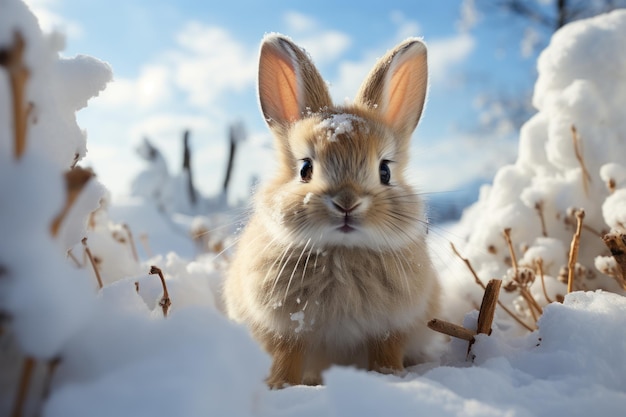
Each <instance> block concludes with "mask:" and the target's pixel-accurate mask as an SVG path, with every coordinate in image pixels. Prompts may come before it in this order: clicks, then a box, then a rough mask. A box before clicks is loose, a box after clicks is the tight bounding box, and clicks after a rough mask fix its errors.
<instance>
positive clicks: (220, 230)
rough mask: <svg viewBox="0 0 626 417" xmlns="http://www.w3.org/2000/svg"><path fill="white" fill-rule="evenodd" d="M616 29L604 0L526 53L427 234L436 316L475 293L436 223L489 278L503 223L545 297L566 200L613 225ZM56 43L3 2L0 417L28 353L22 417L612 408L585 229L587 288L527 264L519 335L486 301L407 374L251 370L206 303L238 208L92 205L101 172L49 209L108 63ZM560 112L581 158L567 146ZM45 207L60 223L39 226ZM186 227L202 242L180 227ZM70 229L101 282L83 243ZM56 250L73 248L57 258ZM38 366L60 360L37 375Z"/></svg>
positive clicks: (605, 279) (620, 384)
mask: <svg viewBox="0 0 626 417" xmlns="http://www.w3.org/2000/svg"><path fill="white" fill-rule="evenodd" d="M16 32H19V33H20V34H21V36H22V37H23V40H24V44H25V49H24V57H23V59H22V60H21V61H22V62H23V63H24V65H25V66H26V67H27V68H28V69H29V77H28V78H27V83H26V84H25V86H26V88H25V90H24V91H25V97H26V99H25V100H24V102H22V103H21V104H22V105H18V106H17V107H16V106H14V104H13V101H12V100H11V99H12V98H14V97H15V91H14V90H13V87H11V86H12V85H16V84H18V85H19V79H20V76H19V74H20V71H19V65H17V66H15V65H8V64H7V63H8V61H11V60H10V59H9V58H7V57H8V56H13V57H15V56H16V54H17V52H16V51H19V49H20V48H19V42H18V40H17V38H16V36H15V33H16ZM625 38H626V12H615V13H612V14H610V15H606V16H601V17H598V18H594V19H590V20H587V21H582V22H578V23H575V24H572V25H569V26H567V27H566V28H564V29H563V30H561V31H560V32H559V33H558V34H557V35H555V37H554V39H553V41H552V43H551V45H550V46H549V48H548V49H547V50H546V51H545V52H544V54H542V56H541V58H540V60H539V64H538V65H539V69H540V78H539V81H538V83H537V86H536V90H535V105H536V107H537V108H538V114H537V116H535V117H534V118H533V119H531V120H530V121H529V122H528V123H527V124H526V125H525V126H524V128H523V129H522V132H521V134H520V149H519V158H518V161H517V162H516V163H515V164H514V165H511V166H507V167H503V168H502V169H501V170H500V171H499V172H498V175H497V176H496V178H495V179H494V182H493V185H492V186H490V187H485V188H484V189H483V190H482V192H481V197H480V200H479V202H478V203H477V204H476V205H474V206H473V207H472V208H471V209H470V210H468V211H467V212H466V214H465V216H464V218H463V219H462V221H461V222H460V224H459V225H455V227H454V228H451V229H450V230H446V231H443V230H441V229H434V230H433V232H432V237H433V242H432V248H433V252H434V254H435V259H436V260H437V261H438V262H440V263H441V266H440V270H441V271H442V279H443V280H444V281H445V282H444V283H445V286H446V290H447V292H446V305H448V306H449V311H448V312H447V313H448V314H447V315H448V316H449V317H447V318H448V319H450V320H454V321H457V322H460V321H462V320H464V325H465V326H466V327H468V328H472V327H475V322H476V317H477V313H476V311H475V310H474V304H476V303H477V302H480V296H481V295H482V292H481V290H480V288H479V287H478V286H477V285H476V284H475V283H474V282H473V278H472V277H471V276H469V273H468V272H467V269H466V268H465V266H464V265H463V264H462V263H461V262H459V261H458V260H456V261H455V262H451V261H450V260H451V259H454V257H453V256H452V255H451V254H450V249H449V247H448V245H447V242H446V240H447V238H450V237H453V240H454V241H455V244H456V245H457V246H458V249H459V250H460V252H461V253H462V254H463V255H464V256H467V257H468V258H469V259H470V261H471V262H472V263H473V265H474V266H475V268H476V270H477V272H478V275H479V276H480V277H481V278H482V279H483V280H485V281H486V280H487V279H489V278H494V277H498V278H502V277H504V278H506V279H505V284H510V283H511V282H513V283H515V277H514V276H513V277H512V276H511V268H510V262H511V260H510V257H509V259H508V261H507V259H506V258H507V255H509V254H508V252H507V250H506V244H505V242H504V240H503V239H502V230H503V229H506V228H510V229H511V238H512V240H513V242H515V244H514V246H515V249H514V250H515V251H516V252H517V255H518V260H519V267H520V268H526V269H525V271H529V272H528V273H529V274H530V273H531V272H532V274H533V277H535V278H536V271H537V270H536V267H537V260H539V259H541V260H542V262H543V267H544V269H545V270H544V272H545V279H546V282H547V284H548V293H549V296H551V297H552V298H556V296H557V295H559V294H560V293H562V292H563V284H562V283H561V282H560V281H559V280H558V275H559V274H560V273H561V271H560V269H561V267H562V266H563V264H564V263H566V255H567V253H568V250H569V242H570V240H571V237H572V234H573V228H572V224H571V223H568V222H569V221H570V220H571V213H572V211H571V210H570V209H571V208H572V207H575V208H584V209H585V211H586V224H588V225H589V227H590V229H593V230H596V231H598V230H605V229H606V230H608V229H609V228H613V229H616V230H620V229H623V225H624V224H626V191H625V190H626V188H623V187H624V186H625V185H626V181H625V180H626V168H625V167H624V166H623V165H621V161H620V159H619V158H620V157H621V156H622V155H625V154H626V143H624V141H623V139H622V138H624V137H626V121H625V120H626V119H624V117H623V115H622V112H623V109H624V108H625V107H626V106H625V104H626V54H625V53H624V49H623V39H625ZM61 45H62V42H61V41H60V40H59V38H58V36H56V35H55V36H43V35H42V34H41V32H40V31H39V29H38V26H37V23H36V20H35V19H34V17H33V16H32V15H31V14H30V12H29V11H28V10H27V8H26V7H25V6H24V5H23V4H22V3H21V2H20V1H17V0H0V50H1V51H2V53H0V57H1V59H0V63H1V64H2V67H0V73H2V74H3V75H2V77H1V78H0V97H2V100H1V101H0V190H2V194H3V197H2V200H1V202H0V230H2V233H1V234H0V313H2V314H1V315H0V317H2V318H3V320H2V321H1V322H0V369H2V372H1V373H0V413H1V414H8V412H9V410H11V409H12V407H13V404H14V402H15V398H16V391H17V387H18V385H19V379H20V375H22V369H23V365H24V363H26V362H25V358H27V357H28V358H34V359H35V364H36V366H35V369H34V371H33V373H32V378H31V382H30V385H29V387H30V389H29V391H28V395H27V400H26V402H25V411H24V413H23V415H35V414H38V415H42V416H63V417H67V416H83V415H89V416H125V415H133V416H143V415H145V416H167V417H171V416H207V415H214V416H260V417H264V416H316V417H319V416H357V415H358V416H370V415H371V416H376V415H390V416H403V415H407V416H408V415H411V416H414V415H428V416H522V417H523V416H554V415H568V416H588V415H600V416H622V415H623V414H624V409H626V361H625V360H624V355H625V354H626V332H624V328H626V298H625V297H624V296H623V295H619V294H623V291H621V290H620V289H619V286H618V285H617V282H616V280H614V279H613V278H612V277H610V276H609V275H611V273H614V271H613V272H612V271H611V270H610V269H611V267H614V264H615V262H614V260H613V261H612V258H610V257H608V256H607V251H606V249H605V248H604V247H603V245H602V243H601V241H599V242H598V239H599V238H598V237H597V236H595V235H594V233H592V232H591V231H590V229H586V231H585V232H584V233H585V234H583V238H582V240H581V252H580V258H579V266H577V269H576V271H577V274H578V275H579V279H578V281H577V285H579V287H578V288H580V289H590V291H586V292H584V291H577V292H574V293H572V294H569V295H567V296H566V297H565V301H564V303H563V304H560V303H551V304H549V305H546V304H547V301H546V300H545V297H544V298H543V299H542V295H541V293H540V292H539V290H538V288H537V285H538V282H539V280H537V279H535V280H534V281H533V282H530V283H528V285H529V288H528V289H529V291H531V292H532V293H533V294H535V297H536V298H537V300H538V301H539V302H540V304H541V305H542V306H543V314H542V315H541V317H540V318H539V320H538V322H537V323H536V325H537V329H536V330H535V331H533V332H528V331H525V330H524V329H523V328H521V327H520V326H519V325H516V324H515V322H513V321H512V320H511V319H510V318H509V317H508V316H507V315H506V314H504V313H503V312H502V311H498V312H497V315H496V322H495V325H494V326H495V327H494V331H493V333H492V335H491V336H478V337H477V341H476V343H475V344H474V345H473V348H472V352H471V355H470V359H468V358H467V343H466V342H462V341H459V340H452V341H451V342H450V343H449V346H448V351H447V352H446V354H445V355H444V356H443V357H442V358H441V360H440V362H439V363H429V364H424V365H420V366H418V367H415V368H412V369H409V370H407V372H406V373H405V374H404V375H400V376H384V375H380V374H376V373H368V372H364V371H357V370H354V369H349V368H340V367H335V368H332V369H330V370H329V371H328V372H327V373H326V374H325V375H324V378H325V383H326V385H325V386H323V387H290V388H287V389H284V390H280V391H269V390H268V389H267V388H266V386H265V385H264V383H263V379H264V377H265V376H266V374H267V372H268V367H269V364H270V360H269V357H268V356H267V355H266V354H265V353H264V352H262V351H261V350H260V348H259V347H258V346H257V344H256V343H255V342H254V341H253V340H252V339H251V338H250V337H249V336H248V334H247V331H246V330H245V329H244V328H241V327H239V326H237V325H234V324H232V323H231V322H229V321H228V320H227V319H226V318H225V317H224V316H223V314H222V313H221V302H220V299H219V287H220V283H221V280H222V277H223V271H224V268H225V267H226V264H227V262H228V247H229V246H230V245H231V244H232V243H233V242H234V238H233V235H234V231H235V229H236V227H237V222H238V220H241V219H243V210H241V209H238V210H240V211H239V214H238V215H236V216H227V215H212V216H210V217H206V218H201V217H197V216H191V215H184V214H180V213H172V212H171V211H175V210H174V209H172V207H174V206H168V205H166V207H165V208H164V209H165V211H159V210H157V208H156V206H157V204H156V202H155V200H154V199H153V198H151V197H150V196H145V195H144V196H143V197H137V198H135V199H133V200H129V201H125V202H119V203H118V204H116V205H114V206H111V207H105V208H103V209H100V210H98V211H97V212H96V213H95V214H93V215H90V213H91V212H92V211H93V210H94V209H96V208H97V207H98V206H99V203H100V202H101V199H104V200H102V201H106V192H105V189H104V187H103V186H102V185H100V184H98V182H97V181H96V180H94V179H91V180H90V181H89V182H87V185H86V186H85V187H84V188H82V189H81V190H80V191H79V193H78V197H77V199H76V201H74V202H73V204H70V205H69V207H70V209H69V210H68V211H67V212H66V213H65V214H64V215H62V216H59V213H62V212H63V210H62V209H63V207H64V204H66V200H67V199H66V197H65V195H66V193H65V191H64V188H65V187H66V185H65V182H64V179H63V173H64V172H66V171H67V169H68V168H69V167H70V166H71V164H72V162H73V160H74V155H75V154H77V155H78V157H79V158H80V157H82V156H83V155H84V150H85V147H86V137H85V134H84V133H83V132H82V131H81V130H80V128H79V127H78V126H77V125H76V120H75V117H74V114H75V112H76V111H77V110H79V109H80V108H82V107H84V106H86V104H87V100H88V99H89V98H91V97H94V96H96V95H97V94H98V92H99V91H101V90H102V89H103V88H104V87H105V84H106V83H107V82H108V81H109V80H110V79H111V75H112V74H111V72H110V69H109V68H108V66H107V65H106V64H104V63H102V62H100V61H98V60H97V59H93V58H88V57H76V58H73V59H59V57H58V53H57V52H58V49H59V48H60V46H61ZM17 55H19V54H17ZM11 62H14V61H11ZM17 62H18V63H19V62H20V59H17ZM16 68H17V70H16ZM16 74H18V75H17V76H16ZM9 80H17V82H16V83H13V84H12V83H11V82H8V81H9ZM18 89H19V87H18ZM27 103H32V106H31V107H30V108H31V110H30V111H28V110H27V109H28V108H29V105H28V104H27ZM18 104H19V103H18ZM16 108H17V109H18V113H19V112H20V111H22V112H24V114H25V115H26V119H25V120H26V121H27V131H28V134H27V136H26V139H27V142H26V143H27V147H26V149H25V150H24V151H23V153H20V152H16V150H15V149H17V147H18V146H17V145H16V143H17V142H19V140H18V138H17V137H18V136H19V135H17V134H16V133H15V131H14V130H13V129H12V128H11V127H12V126H13V125H14V120H16V119H15V118H14V114H15V111H14V110H15V109H16ZM20 109H21V110H20ZM572 124H575V125H576V129H577V131H578V134H579V137H578V141H579V145H580V147H581V148H582V149H583V151H584V152H583V153H584V161H585V166H584V167H583V166H582V164H581V163H580V161H579V160H578V158H577V157H576V152H575V149H574V147H573V146H572V132H571V125H572ZM574 142H576V141H574ZM150 169H154V167H150ZM586 173H587V174H586ZM587 175H588V178H587V180H585V179H583V178H584V177H585V178H586V177H587ZM182 180H184V179H182ZM171 181H181V179H180V178H174V179H171ZM607 183H609V186H608V187H607ZM585 184H586V185H585ZM611 184H612V186H611ZM171 198H184V197H182V196H175V197H171ZM161 203H163V202H161ZM205 203H206V206H207V207H208V206H212V207H217V206H219V204H218V202H216V201H206V202H205ZM183 206H184V205H182V206H178V207H183ZM537 207H540V208H541V210H538V209H537ZM168 210H169V211H168ZM538 212H541V213H542V214H543V216H544V223H545V227H544V228H543V229H545V230H542V227H541V222H540V221H539V220H540V218H539V216H538ZM233 217H235V218H233ZM55 218H59V219H60V223H59V224H60V226H58V228H54V227H51V225H52V224H53V220H54V219H55ZM568 219H569V220H568ZM123 224H126V225H128V228H125V227H124V226H123ZM128 230H130V231H132V234H133V237H134V239H133V240H134V242H135V246H136V248H137V252H138V257H137V259H136V258H135V255H134V253H133V250H132V243H131V238H130V236H129V234H128ZM194 231H195V232H196V233H200V238H199V239H196V240H193V239H191V238H190V233H192V232H194ZM207 232H208V233H207ZM544 235H547V236H544ZM84 236H86V237H87V244H88V245H89V248H90V250H91V252H92V253H93V255H94V257H95V258H96V263H97V265H98V270H99V272H100V274H101V279H102V282H103V288H102V289H98V286H97V284H96V279H95V274H94V271H93V269H92V268H91V267H90V264H89V260H88V259H87V257H86V256H85V255H84V254H85V249H84V247H83V245H82V244H81V239H82V237H84ZM142 242H144V243H142ZM146 242H147V243H146ZM70 248H71V254H72V257H73V258H72V257H70V256H66V252H67V250H68V249H70ZM222 249H226V251H225V252H223V253H221V251H222ZM218 253H221V254H220V255H219V256H217V254H218ZM598 257H600V258H598ZM507 262H508V263H507ZM151 265H156V266H158V267H160V268H161V269H162V270H163V273H164V276H165V279H166V281H167V286H168V291H169V297H170V299H171V307H170V308H169V310H167V317H164V313H163V309H162V307H161V306H160V305H159V302H160V301H161V299H162V296H163V290H162V287H161V284H160V280H159V278H158V277H157V276H156V275H150V274H148V272H149V270H150V266H151ZM595 266H598V267H599V268H600V269H599V270H598V269H597V268H595ZM507 277H508V278H507ZM516 285H518V287H519V286H520V285H522V284H519V283H517V284H516ZM524 285H526V284H524ZM595 288H604V289H605V290H611V291H612V292H606V291H602V290H598V291H595V290H594V289H595ZM519 291H520V290H519V288H518V289H514V290H511V291H510V292H503V293H502V297H501V299H502V300H503V301H504V302H505V303H506V304H507V305H509V307H510V308H511V309H512V310H514V311H515V312H516V313H517V314H518V315H519V317H521V318H522V319H523V320H525V322H526V323H527V324H528V325H530V326H535V322H534V320H533V318H532V312H531V311H530V310H532V308H530V309H529V308H528V306H526V305H525V304H524V303H523V302H522V301H520V292H519ZM613 292H614V293H613ZM618 293H619V294H618ZM463 317H464V318H463ZM471 358H473V360H471ZM50 362H55V363H57V365H56V367H55V368H54V371H53V372H49V370H48V367H47V364H48V363H50ZM49 375H52V379H51V380H50V382H49V384H48V383H47V382H46V381H47V380H48V379H49V378H48V376H49ZM46 385H49V387H48V389H46V387H45V386H46Z"/></svg>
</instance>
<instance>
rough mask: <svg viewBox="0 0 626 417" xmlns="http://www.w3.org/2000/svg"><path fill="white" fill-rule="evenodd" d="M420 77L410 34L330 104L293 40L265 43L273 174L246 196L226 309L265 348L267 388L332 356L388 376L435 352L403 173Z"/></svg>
mask: <svg viewBox="0 0 626 417" xmlns="http://www.w3.org/2000/svg"><path fill="white" fill-rule="evenodd" d="M425 73H426V52H425V47H424V46H423V44H422V43H421V42H419V41H417V40H415V39H412V40H409V41H406V42H404V43H403V44H401V45H399V46H398V47H396V48H395V49H394V50H392V51H391V52H390V53H389V54H388V55H387V56H386V57H383V58H382V59H381V60H380V61H379V63H378V64H377V65H376V66H375V68H374V70H373V71H372V73H371V74H370V76H369V77H368V78H367V79H366V81H365V83H364V86H363V87H362V88H361V91H360V93H359V95H358V97H357V100H356V101H355V104H354V105H352V106H345V107H336V106H333V105H332V103H331V102H330V99H329V95H328V92H327V90H326V86H325V84H324V83H323V81H322V78H321V76H320V75H319V73H318V72H317V70H316V69H315V67H314V66H313V64H312V62H310V60H309V59H308V57H307V56H306V54H305V53H304V52H303V51H302V50H300V49H299V48H298V47H297V46H295V45H294V44H293V43H291V41H289V40H288V39H286V38H284V37H281V36H276V35H272V36H269V37H268V38H266V40H265V41H264V43H263V45H262V47H261V58H260V66H259V95H260V101H261V108H262V110H263V113H264V115H265V117H266V119H267V120H268V125H269V126H270V128H271V130H272V132H273V134H274V137H275V143H276V145H277V146H276V147H277V153H278V157H279V159H278V171H277V173H276V175H275V176H274V177H273V179H272V180H270V181H269V182H268V183H267V184H266V185H265V186H264V187H262V188H261V189H260V190H259V192H258V193H257V195H256V197H255V212H254V214H253V216H252V218H251V219H250V221H249V223H248V225H247V227H246V229H245V230H244V232H243V234H242V236H241V240H240V243H239V246H238V249H237V253H236V255H235V258H234V260H233V264H232V267H231V270H230V271H229V274H228V277H227V280H226V282H225V287H224V296H225V301H226V307H227V310H228V313H229V315H230V317H232V318H233V319H235V320H237V321H240V322H243V323H246V324H247V325H248V326H249V327H250V329H251V330H252V333H253V335H254V336H255V338H256V339H257V340H259V342H260V343H261V344H262V345H263V346H264V348H265V349H266V350H267V351H268V352H269V353H270V354H271V355H272V357H273V360H274V362H273V365H272V369H271V372H270V376H269V377H268V384H269V385H270V386H271V387H273V388H280V387H282V386H284V385H286V384H288V385H294V384H299V383H320V382H321V372H322V371H323V370H324V369H326V368H327V367H328V366H330V365H332V364H345V365H357V366H361V367H364V368H368V369H371V370H377V371H381V372H396V371H399V370H402V369H403V362H404V363H416V362H418V361H420V360H423V359H425V358H427V357H428V356H429V354H430V353H432V344H433V341H434V339H435V338H436V336H435V334H434V333H433V332H431V331H430V330H428V329H427V328H426V323H427V321H428V320H429V319H430V318H432V317H433V316H434V315H435V314H436V312H437V310H438V308H439V291H440V289H439V284H438V281H437V278H436V274H435V271H434V270H433V267H432V264H431V261H430V259H429V257H428V252H427V248H426V241H425V234H426V219H425V214H424V210H425V209H424V205H423V203H422V200H421V199H420V197H419V195H418V194H417V193H416V192H415V190H414V189H413V188H412V187H411V186H410V185H409V184H408V183H407V182H406V180H405V179H404V176H403V172H404V170H405V168H406V166H407V163H408V153H409V143H410V134H411V132H412V131H413V129H414V128H415V126H416V124H417V122H418V120H419V117H420V114H421V111H422V107H423V104H424V100H425V94H426V87H425V86H426V81H425V80H426V75H425ZM320 89H321V90H322V91H318V90H320ZM303 160H309V161H312V163H313V174H312V177H311V180H310V181H302V180H300V177H299V172H300V171H299V170H300V167H301V166H302V161H303ZM385 161H391V162H389V166H390V167H391V172H392V182H390V184H389V185H386V184H382V183H381V181H382V180H381V177H380V166H381V164H382V163H383V162H385ZM385 163H386V162H385ZM342 225H350V226H351V227H353V228H355V229H356V230H355V231H352V232H340V231H338V230H339V229H338V228H339V227H341V226H342Z"/></svg>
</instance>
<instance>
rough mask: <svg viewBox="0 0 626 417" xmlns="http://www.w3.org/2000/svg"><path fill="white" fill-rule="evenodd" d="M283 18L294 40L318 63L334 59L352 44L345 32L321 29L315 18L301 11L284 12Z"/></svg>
mask: <svg viewBox="0 0 626 417" xmlns="http://www.w3.org/2000/svg"><path fill="white" fill-rule="evenodd" d="M283 20H284V21H285V24H286V25H287V29H288V31H289V34H290V35H291V36H293V38H294V41H295V42H296V43H297V44H298V45H300V46H302V47H303V48H304V49H306V50H307V52H308V53H309V54H310V55H311V57H312V58H313V60H314V62H315V63H316V64H318V65H324V64H327V63H332V62H334V61H336V60H337V59H338V58H340V57H341V56H342V55H343V54H344V52H346V50H347V49H348V48H349V47H350V45H351V44H352V40H351V39H350V37H349V36H348V35H347V34H345V33H343V32H340V31H338V30H332V29H323V28H321V27H320V25H319V24H318V22H317V21H316V20H315V19H313V18H312V17H309V16H306V15H304V14H302V13H299V12H293V11H290V12H286V13H285V14H284V16H283Z"/></svg>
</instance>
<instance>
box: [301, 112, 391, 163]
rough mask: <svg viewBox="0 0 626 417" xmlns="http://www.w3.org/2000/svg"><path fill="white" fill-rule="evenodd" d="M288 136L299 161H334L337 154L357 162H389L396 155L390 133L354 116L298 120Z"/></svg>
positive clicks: (333, 115) (341, 114)
mask: <svg viewBox="0 0 626 417" xmlns="http://www.w3.org/2000/svg"><path fill="white" fill-rule="evenodd" d="M291 133H292V137H293V141H292V149H293V150H294V153H295V154H296V156H297V157H298V158H299V159H301V158H305V157H306V158H313V159H326V158H328V157H331V158H332V159H335V158H336V156H337V154H338V153H342V154H345V155H346V156H348V155H352V156H354V157H358V158H359V159H362V158H363V157H366V156H369V157H372V158H377V159H391V158H392V156H393V154H394V153H395V151H396V146H395V141H394V140H393V136H392V134H391V132H390V131H389V129H387V128H385V127H384V126H382V125H381V124H380V123H377V122H376V121H372V120H368V119H366V118H363V117H361V116H357V115H354V114H347V113H340V114H332V115H329V116H326V117H322V116H317V117H313V118H309V119H306V120H301V121H300V122H299V123H298V124H297V126H295V128H294V129H293V130H292V132H291Z"/></svg>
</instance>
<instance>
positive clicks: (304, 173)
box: [300, 158, 313, 182]
mask: <svg viewBox="0 0 626 417" xmlns="http://www.w3.org/2000/svg"><path fill="white" fill-rule="evenodd" d="M312 176H313V161H311V160H310V159H308V158H307V159H304V160H303V161H302V168H300V180H301V181H302V182H309V181H311V177H312Z"/></svg>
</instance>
